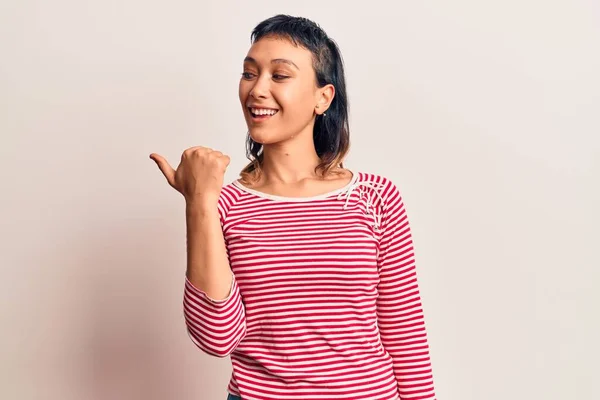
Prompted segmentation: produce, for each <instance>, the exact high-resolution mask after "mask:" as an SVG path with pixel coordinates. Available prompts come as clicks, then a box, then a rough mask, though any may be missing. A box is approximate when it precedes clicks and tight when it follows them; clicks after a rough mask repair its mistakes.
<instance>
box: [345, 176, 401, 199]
mask: <svg viewBox="0 0 600 400" xmlns="http://www.w3.org/2000/svg"><path fill="white" fill-rule="evenodd" d="M354 173H355V174H357V175H358V177H357V179H356V182H357V184H358V183H359V182H361V183H363V184H366V186H372V187H374V188H376V189H378V191H379V193H380V194H381V195H382V196H384V197H389V196H390V195H395V194H397V193H399V191H400V190H399V187H398V185H397V184H396V182H395V181H394V180H392V179H391V178H389V177H387V176H384V175H381V174H377V173H373V172H366V171H354Z"/></svg>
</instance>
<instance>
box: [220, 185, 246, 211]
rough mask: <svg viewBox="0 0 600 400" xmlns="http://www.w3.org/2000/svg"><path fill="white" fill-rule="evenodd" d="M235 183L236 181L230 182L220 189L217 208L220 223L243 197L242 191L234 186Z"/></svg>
mask: <svg viewBox="0 0 600 400" xmlns="http://www.w3.org/2000/svg"><path fill="white" fill-rule="evenodd" d="M235 182H236V180H233V181H230V182H229V183H227V184H225V185H223V187H222V188H221V193H220V194H219V202H218V207H219V214H220V216H221V220H222V221H224V220H225V218H226V217H227V214H229V211H230V210H231V209H232V208H233V207H234V206H235V204H236V203H237V202H238V200H239V199H240V198H241V197H242V195H243V192H242V190H241V189H240V188H238V187H237V186H236V184H235Z"/></svg>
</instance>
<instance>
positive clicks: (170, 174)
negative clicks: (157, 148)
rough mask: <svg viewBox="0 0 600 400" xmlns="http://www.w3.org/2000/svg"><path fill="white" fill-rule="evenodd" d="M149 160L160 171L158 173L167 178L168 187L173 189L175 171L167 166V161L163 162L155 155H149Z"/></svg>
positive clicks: (163, 159)
mask: <svg viewBox="0 0 600 400" xmlns="http://www.w3.org/2000/svg"><path fill="white" fill-rule="evenodd" d="M150 158H151V159H152V160H154V162H155V163H156V165H158V169H160V172H162V173H163V175H164V176H165V178H167V182H169V185H171V186H173V187H175V170H174V169H173V167H171V165H169V163H168V161H167V160H165V158H164V157H163V156H161V155H158V154H156V153H152V154H150Z"/></svg>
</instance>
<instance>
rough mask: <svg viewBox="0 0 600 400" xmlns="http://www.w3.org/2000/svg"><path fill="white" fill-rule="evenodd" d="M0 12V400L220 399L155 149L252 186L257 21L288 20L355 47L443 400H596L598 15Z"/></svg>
mask: <svg viewBox="0 0 600 400" xmlns="http://www.w3.org/2000/svg"><path fill="white" fill-rule="evenodd" d="M1 3H2V4H1V5H0V57H1V62H0V134H1V142H0V163H1V165H0V174H1V175H0V178H1V180H0V184H1V185H2V189H1V196H0V205H1V207H0V212H1V215H0V218H1V219H0V221H1V228H0V246H1V251H0V267H1V268H0V301H1V302H0V317H1V323H2V325H1V329H0V398H2V399H18V400H30V399H31V400H33V399H36V400H37V399H43V400H55V399H56V400H59V399H60V400H76V399H77V400H81V399H86V400H88V399H89V400H104V399H111V400H121V399H123V400H129V399H144V400H168V399H180V400H184V399H186V400H213V399H214V400H221V399H223V400H224V399H225V397H226V386H227V382H228V380H229V374H230V370H231V367H230V362H229V359H217V358H212V357H209V356H207V355H205V354H203V353H201V352H200V351H199V350H197V349H196V348H195V347H194V345H193V343H192V342H191V340H190V339H189V338H188V336H187V333H186V331H185V325H184V321H183V311H182V296H183V285H184V276H185V215H184V201H183V198H182V196H181V195H179V194H178V193H176V192H175V191H174V190H173V189H171V188H170V187H169V186H168V185H167V183H166V181H165V180H164V178H163V177H162V175H161V174H160V172H159V170H158V168H157V167H156V165H155V164H154V162H153V161H152V160H150V159H149V158H148V155H149V154H150V153H151V152H158V153H160V154H163V155H164V156H166V157H167V158H168V159H169V160H170V161H171V163H173V164H175V165H177V163H178V161H179V157H180V155H181V153H182V152H183V150H184V149H186V148H188V147H191V146H195V145H203V146H210V147H214V148H217V149H219V150H221V151H223V152H225V153H226V154H228V155H230V156H231V157H232V162H231V165H230V167H229V169H228V172H227V175H226V183H228V182H230V181H232V180H233V179H236V178H237V177H238V172H239V171H240V170H241V169H242V167H243V166H244V165H245V164H246V162H247V160H246V159H245V148H244V141H245V136H246V126H245V122H244V119H243V115H242V111H241V106H240V104H239V100H238V94H237V90H238V89H237V87H238V81H239V77H240V74H241V72H242V69H241V67H242V60H243V58H244V56H245V55H246V52H247V51H248V49H249V47H250V32H251V30H252V28H253V27H254V26H255V25H256V24H257V23H259V22H260V21H262V20H263V19H265V18H268V17H270V16H273V15H275V14H278V13H286V14H291V15H297V16H305V17H308V18H311V19H313V20H315V21H316V22H318V23H319V24H320V25H321V26H322V27H323V28H324V29H325V30H326V31H327V33H328V34H329V35H330V36H332V37H333V38H334V39H335V40H336V41H337V43H338V44H339V46H340V48H341V50H342V54H343V56H344V59H345V62H346V71H347V84H348V90H349V96H350V112H351V120H350V123H351V141H352V147H351V153H350V156H349V157H348V159H347V163H346V165H347V166H349V167H350V168H352V169H354V170H361V171H365V172H373V173H378V174H382V175H385V176H387V177H389V178H391V179H392V180H393V181H394V182H395V183H396V184H397V185H398V186H399V188H400V190H401V192H402V194H403V196H404V199H405V203H406V207H407V211H408V215H409V219H410V220H411V224H412V228H413V233H414V240H415V249H416V257H417V265H418V271H419V278H420V283H421V290H422V297H423V304H424V308H425V313H426V324H427V329H428V333H429V338H430V345H431V357H432V362H433V368H434V375H435V382H436V389H437V393H438V397H439V399H443V400H482V399H484V400H504V399H543V400H564V399H569V400H571V399H576V400H578V399H600V387H599V384H598V379H597V378H598V373H599V372H600V370H599V367H598V365H599V362H598V360H599V357H600V351H599V345H598V338H599V337H600V326H599V325H600V324H599V319H600V318H599V314H600V311H599V306H600V295H599V294H598V287H599V283H600V282H599V278H600V275H599V273H598V269H599V267H600V255H599V252H600V246H599V236H600V233H599V230H598V227H599V226H600V215H599V211H598V208H599V205H600V139H599V135H600V77H599V75H600V74H599V72H600V51H599V50H600V5H599V3H598V2H594V1H585V0H562V1H541V0H540V1H535V0H519V1H516V0H509V1H502V2H500V1H495V2H491V1H469V0H456V1H452V2H448V1H442V0H432V1H410V2H409V1H399V2H398V1H388V2H382V1H369V2H355V3H351V2H346V1H344V2H342V1H335V2H334V1H307V2H300V1H296V2H281V1H264V0H256V1H252V2H235V1H220V2H209V1H189V0H173V1H169V2H167V1H141V0H119V1H115V0H104V1H99V0H97V1H85V0H84V1H82V0H77V1H75V0H56V1H52V2H51V1H34V0H21V1H8V0H4V1H2V2H1Z"/></svg>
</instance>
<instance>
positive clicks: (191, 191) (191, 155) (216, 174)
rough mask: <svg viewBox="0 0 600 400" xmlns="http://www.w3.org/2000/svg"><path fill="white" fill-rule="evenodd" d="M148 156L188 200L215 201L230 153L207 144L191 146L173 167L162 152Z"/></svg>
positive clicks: (207, 202) (209, 202)
mask: <svg viewBox="0 0 600 400" xmlns="http://www.w3.org/2000/svg"><path fill="white" fill-rule="evenodd" d="M150 158H151V159H152V160H154V162H156V164H157V165H158V168H159V169H160V171H161V172H162V173H163V175H164V176H165V178H167V182H168V183H169V185H171V187H173V188H174V189H175V190H177V191H178V192H179V193H181V194H182V195H183V197H184V198H185V200H186V201H187V202H192V201H193V202H197V201H200V202H204V203H205V204H211V205H214V204H216V203H217V201H218V199H219V195H220V193H221V188H222V187H223V179H224V176H225V171H226V170H227V166H229V162H230V158H229V156H226V155H225V154H223V153H221V152H220V151H216V150H213V149H210V148H207V147H202V146H196V147H190V148H189V149H187V150H185V151H184V152H183V154H182V155H181V162H180V163H179V166H178V167H177V169H176V170H175V169H173V167H171V165H169V163H168V161H167V160H166V159H165V158H164V157H163V156H161V155H158V154H156V153H152V154H151V155H150Z"/></svg>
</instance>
